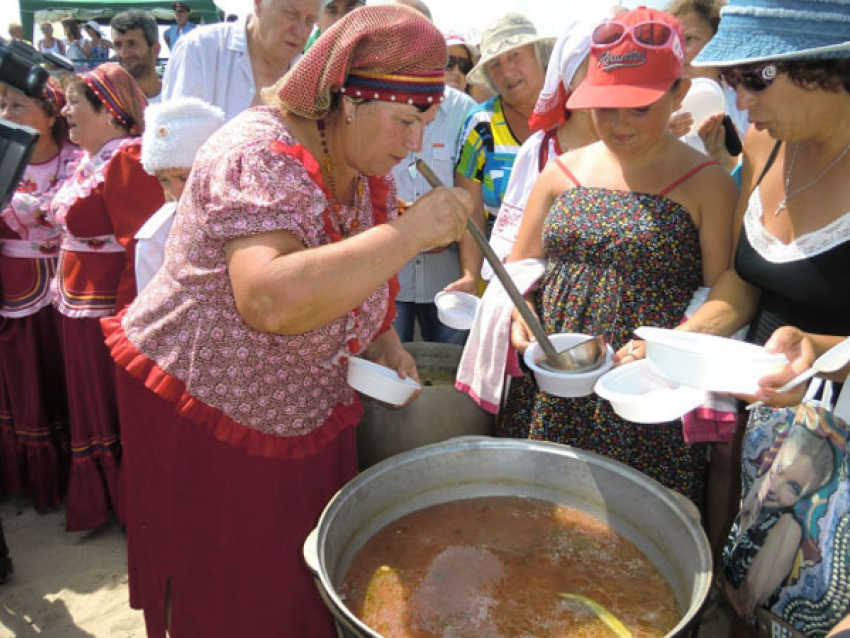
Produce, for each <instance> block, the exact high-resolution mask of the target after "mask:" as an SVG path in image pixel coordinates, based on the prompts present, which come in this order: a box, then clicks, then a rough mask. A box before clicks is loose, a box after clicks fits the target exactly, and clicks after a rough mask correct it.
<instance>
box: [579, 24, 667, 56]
mask: <svg viewBox="0 0 850 638" xmlns="http://www.w3.org/2000/svg"><path fill="white" fill-rule="evenodd" d="M627 35H631V38H632V40H633V41H634V42H636V43H637V44H640V45H642V46H645V47H649V48H656V49H660V48H662V47H666V46H668V45H669V44H670V41H671V40H672V39H673V38H674V37H675V33H674V32H673V29H672V28H671V27H670V25H668V24H665V23H664V22H656V21H654V20H650V21H648V22H641V23H639V24H623V23H622V22H617V21H616V20H609V21H608V22H603V23H602V24H600V25H599V26H598V27H596V28H595V29H594V30H593V33H592V34H591V36H590V41H591V42H592V43H593V45H594V46H596V47H598V48H609V47H614V46H617V45H618V44H620V43H621V42H622V41H623V40H624V39H625V37H626V36H627Z"/></svg>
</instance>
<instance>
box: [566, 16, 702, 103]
mask: <svg viewBox="0 0 850 638" xmlns="http://www.w3.org/2000/svg"><path fill="white" fill-rule="evenodd" d="M683 41H684V38H683V36H682V25H681V24H680V23H679V21H678V20H677V19H676V18H675V17H673V16H672V15H670V14H669V13H666V12H665V11H658V10H657V9H648V8H646V7H638V8H637V9H634V10H632V11H626V12H625V13H621V14H620V15H618V16H616V17H614V18H611V19H610V20H606V21H605V22H603V23H601V24H600V25H598V26H597V27H596V28H595V29H594V30H593V36H592V37H591V41H590V66H589V67H588V70H587V76H586V77H585V79H584V81H583V82H582V83H581V84H580V85H579V86H578V87H577V88H576V90H575V91H573V94H572V95H571V96H570V98H569V100H568V101H567V107H568V108H570V109H606V108H609V109H618V108H620V109H628V108H640V107H643V106H648V105H649V104H652V103H653V102H655V101H656V100H658V99H659V98H661V96H663V95H664V94H665V93H666V92H667V91H669V90H670V87H671V86H673V83H674V82H675V81H676V80H678V79H679V78H681V77H682V76H683V74H684V71H685V52H684V48H683V46H682V43H683Z"/></svg>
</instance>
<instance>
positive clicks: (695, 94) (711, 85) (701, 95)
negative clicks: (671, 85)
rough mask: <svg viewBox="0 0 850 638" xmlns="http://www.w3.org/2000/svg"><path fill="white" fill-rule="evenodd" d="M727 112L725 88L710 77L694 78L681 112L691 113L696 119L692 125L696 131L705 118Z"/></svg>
mask: <svg viewBox="0 0 850 638" xmlns="http://www.w3.org/2000/svg"><path fill="white" fill-rule="evenodd" d="M725 112H726V96H725V95H724V94H723V88H722V87H721V86H720V85H719V84H718V83H717V82H715V81H714V80H710V79H709V78H694V79H693V80H691V88H690V89H689V90H688V93H687V94H686V95H685V99H684V100H682V106H681V108H680V109H679V113H690V114H691V116H692V117H693V119H694V124H693V126H692V127H691V131H690V132H692V133H695V132H696V130H697V128H698V127H699V125H700V124H702V122H703V120H705V118H707V117H710V116H712V115H715V114H717V113H725Z"/></svg>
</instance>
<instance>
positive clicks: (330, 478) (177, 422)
mask: <svg viewBox="0 0 850 638" xmlns="http://www.w3.org/2000/svg"><path fill="white" fill-rule="evenodd" d="M104 331H105V332H106V334H107V343H108V344H110V346H111V349H112V354H113V357H114V358H115V360H116V363H117V364H118V397H119V407H120V410H121V424H122V428H123V439H124V459H123V463H124V465H123V472H124V487H125V499H126V500H125V503H126V512H127V550H128V552H127V553H128V565H129V575H130V604H131V606H133V607H135V608H141V609H143V610H144V613H145V624H146V628H147V633H148V636H152V637H154V638H159V637H164V636H165V629H166V624H167V620H166V614H167V612H166V600H168V599H169V598H170V605H171V636H172V637H175V638H183V637H195V636H204V637H205V638H216V637H218V636H220V637H222V638H225V637H227V638H231V637H233V636H251V637H252V638H253V637H256V638H262V637H264V636H299V637H300V636H304V637H305V638H314V637H315V638H320V637H323V636H327V637H328V638H331V637H333V636H336V632H335V629H334V625H333V619H332V616H331V614H330V612H329V611H327V609H326V607H325V606H324V604H323V603H322V601H321V598H320V597H319V594H318V591H317V589H316V587H315V585H314V583H313V581H312V577H311V575H310V573H309V570H308V569H307V567H306V565H305V564H304V561H303V558H302V553H301V548H302V544H303V542H304V539H305V538H306V537H307V534H308V533H309V532H310V530H311V529H312V528H313V527H315V525H316V524H317V522H318V519H319V516H320V514H321V512H322V509H323V508H324V506H325V504H326V503H327V502H328V501H329V500H330V498H331V497H332V496H333V495H334V494H335V493H336V491H337V490H338V489H339V488H340V487H342V485H344V484H345V483H346V482H347V481H349V480H350V479H351V478H353V477H354V476H355V474H356V472H357V459H356V442H355V428H354V424H355V423H356V422H357V421H358V420H359V417H360V412H361V407H360V405H359V403H356V404H355V405H352V406H338V407H337V408H336V409H335V410H334V412H333V413H332V415H331V417H330V418H329V419H328V421H327V422H326V423H325V424H323V425H322V426H321V427H319V428H318V429H317V430H315V431H314V432H312V433H310V434H308V435H304V436H300V437H277V436H272V435H269V434H265V433H262V432H258V431H256V430H252V429H249V428H245V427H243V426H241V425H240V424H238V423H236V422H234V421H232V420H230V419H229V418H228V417H227V416H225V415H224V414H223V413H221V412H218V411H217V410H215V409H214V408H211V407H210V406H207V405H205V404H201V403H200V402H198V401H196V400H194V399H193V398H192V397H191V396H190V395H188V394H187V393H185V387H184V386H183V385H182V383H181V382H180V381H179V380H177V379H175V378H174V377H171V376H170V375H168V374H167V373H165V372H164V371H162V370H161V369H160V368H159V367H158V366H156V364H155V363H154V362H152V361H150V360H148V359H147V358H146V357H144V355H142V354H141V353H139V352H138V351H137V350H135V348H134V347H133V346H132V344H131V343H130V342H129V341H127V340H126V338H125V337H124V335H123V331H122V330H121V328H120V324H119V320H118V318H109V319H108V320H105V321H104ZM154 390H155V391H154ZM162 395H164V396H162ZM165 397H167V398H165Z"/></svg>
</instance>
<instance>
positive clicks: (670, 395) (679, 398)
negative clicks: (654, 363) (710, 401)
mask: <svg viewBox="0 0 850 638" xmlns="http://www.w3.org/2000/svg"><path fill="white" fill-rule="evenodd" d="M593 391H594V392H596V394H598V395H599V396H600V397H602V398H603V399H606V400H608V401H610V402H611V407H612V408H613V409H614V412H616V413H617V415H618V416H620V417H621V418H623V419H625V420H626V421H631V422H633V423H666V422H668V421H674V420H675V419H678V418H680V417H682V416H684V415H685V414H687V413H688V412H690V411H691V410H693V409H694V408H696V407H698V406H699V405H701V404H702V402H703V397H704V394H705V393H704V392H703V391H702V390H697V389H696V388H691V387H689V386H686V385H679V384H677V383H673V382H672V381H668V380H667V379H664V378H663V377H660V376H658V375H656V374H654V373H653V372H652V370H651V369H650V365H649V362H648V361H646V360H645V359H644V360H641V361H634V362H632V363H627V364H626V365H623V366H620V367H619V368H614V369H613V370H611V371H610V372H607V373H605V374H603V375H602V376H601V377H599V379H598V380H597V381H596V385H595V386H594V388H593Z"/></svg>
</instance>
